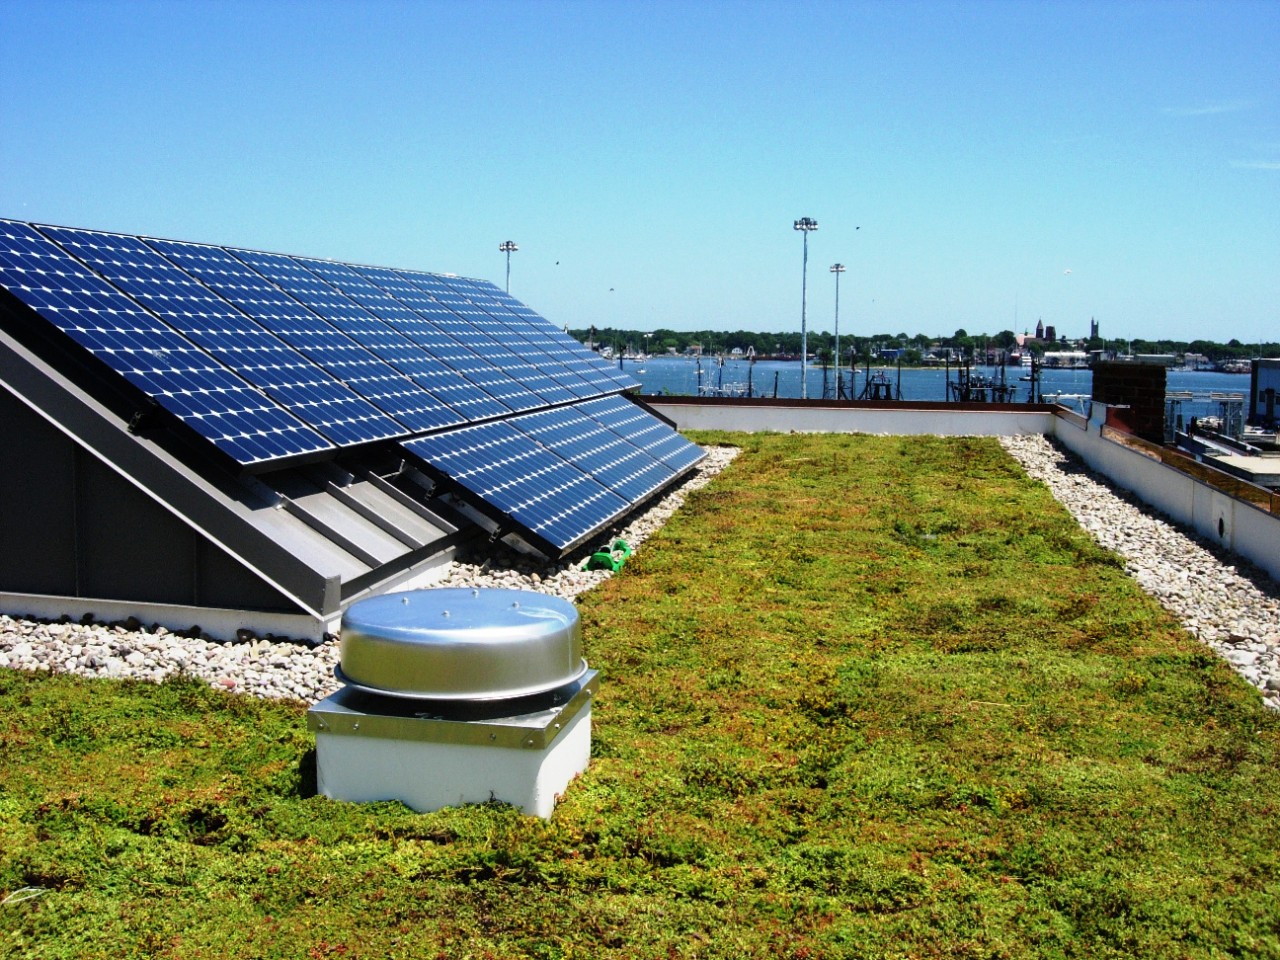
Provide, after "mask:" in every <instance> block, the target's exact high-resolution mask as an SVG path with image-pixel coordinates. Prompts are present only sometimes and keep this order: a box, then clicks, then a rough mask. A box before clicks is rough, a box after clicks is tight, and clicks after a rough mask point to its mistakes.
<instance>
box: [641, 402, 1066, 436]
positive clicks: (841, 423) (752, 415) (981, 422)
mask: <svg viewBox="0 0 1280 960" xmlns="http://www.w3.org/2000/svg"><path fill="white" fill-rule="evenodd" d="M645 403H646V404H648V405H649V406H650V407H652V408H653V409H654V410H657V411H658V412H659V413H661V414H662V415H663V416H664V417H667V418H668V419H670V420H672V421H674V422H675V424H676V426H677V428H678V429H680V430H737V431H742V432H745V433H760V432H765V431H769V432H774V433H870V434H880V435H884V436H940V437H956V436H997V437H998V436H1012V435H1015V434H1027V433H1042V434H1043V433H1052V432H1053V421H1054V415H1053V413H1052V412H1050V411H1048V410H1045V409H1044V408H1042V407H1040V408H1031V409H1027V410H1009V409H1001V410H974V409H972V408H966V409H957V408H951V409H948V408H946V407H923V408H922V407H836V406H825V407H802V406H799V405H788V404H778V405H776V406H774V405H771V404H760V403H753V404H751V405H746V404H743V405H741V406H738V405H729V404H725V403H724V402H723V401H720V402H719V403H663V402H662V401H661V400H655V399H653V398H650V397H646V398H645Z"/></svg>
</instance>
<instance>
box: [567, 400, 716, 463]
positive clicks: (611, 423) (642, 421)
mask: <svg viewBox="0 0 1280 960" xmlns="http://www.w3.org/2000/svg"><path fill="white" fill-rule="evenodd" d="M576 409H578V410H580V411H581V412H582V413H583V414H584V415H585V416H587V417H590V418H591V419H592V420H594V421H596V422H597V423H599V424H601V425H602V426H604V427H607V428H608V429H609V430H612V431H613V432H614V433H616V434H618V435H619V436H621V437H625V438H627V439H628V440H630V441H631V442H632V443H634V444H635V445H636V446H638V447H639V448H640V449H642V450H644V451H646V452H648V453H649V454H650V455H651V456H653V457H654V458H655V459H657V460H661V461H662V462H663V463H665V464H666V465H667V466H669V467H670V468H671V469H672V470H674V471H675V472H676V473H677V474H679V473H683V472H684V471H685V470H687V469H689V468H690V467H692V466H693V465H694V464H696V463H697V462H698V461H700V460H701V459H702V458H703V457H705V456H706V453H705V451H703V450H702V449H701V448H700V447H698V446H697V444H694V443H690V442H689V441H688V440H686V439H685V438H684V437H682V436H680V434H678V433H676V432H675V431H674V430H672V429H671V428H670V427H669V426H667V425H666V424H665V423H663V422H662V421H661V420H659V419H658V418H657V417H655V416H653V414H651V413H649V412H647V411H645V410H642V409H640V407H637V406H636V405H635V404H634V403H632V402H631V401H630V400H627V399H626V398H625V397H618V396H613V397H601V398H599V399H598V400H587V401H584V402H583V403H580V404H578V405H577V407H576Z"/></svg>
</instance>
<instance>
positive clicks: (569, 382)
mask: <svg viewBox="0 0 1280 960" xmlns="http://www.w3.org/2000/svg"><path fill="white" fill-rule="evenodd" d="M397 272H398V273H400V274H402V275H404V276H405V277H407V278H408V279H410V280H411V281H413V282H414V283H415V284H418V285H420V286H426V285H428V284H432V285H433V286H434V287H435V288H436V289H438V290H440V291H441V293H440V294H437V296H439V297H440V299H441V300H442V301H443V302H444V303H446V304H449V305H450V306H451V308H452V302H458V303H460V304H465V310H467V311H470V312H467V313H464V316H468V317H470V316H472V315H475V316H476V317H477V318H478V320H477V322H478V323H479V324H480V325H482V329H483V330H484V331H485V333H486V334H487V335H488V336H490V337H491V338H493V339H494V340H497V341H499V342H501V343H504V344H506V345H507V346H508V347H509V348H511V349H512V350H514V351H516V352H517V353H519V354H520V356H521V357H522V358H523V359H524V360H525V361H526V362H528V363H529V364H531V365H533V366H534V367H535V368H537V370H538V371H540V372H541V373H543V374H545V375H546V376H548V377H550V378H551V379H552V380H554V381H555V382H556V383H557V384H559V385H560V386H562V387H563V388H564V389H566V390H568V391H569V392H570V393H571V394H572V395H573V396H575V397H578V398H586V397H595V396H599V395H600V394H601V393H606V392H612V391H615V390H616V389H617V385H616V384H614V383H612V382H609V381H605V383H604V384H603V385H602V384H599V383H592V382H591V378H590V376H583V375H582V374H583V371H582V370H581V369H575V365H574V364H573V363H572V362H570V358H569V356H568V354H567V353H566V352H565V351H563V350H559V351H558V350H557V349H556V348H555V345H554V344H553V343H552V341H551V340H550V338H549V337H546V336H545V334H543V335H538V334H537V333H535V331H534V328H533V327H532V326H529V325H527V324H525V323H524V322H523V321H522V320H520V319H519V318H517V317H515V316H514V315H512V314H511V313H510V311H509V310H507V308H506V307H505V306H503V305H502V304H501V303H499V302H498V301H497V300H496V299H494V297H493V296H492V295H491V294H490V292H489V287H490V286H491V285H490V284H486V283H484V282H483V281H478V280H469V279H466V278H464V277H448V278H444V277H431V276H430V275H428V274H422V273H414V272H410V271H407V270H400V271H397ZM494 289H496V288H494ZM512 321H515V322H512Z"/></svg>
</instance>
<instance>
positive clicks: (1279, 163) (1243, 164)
mask: <svg viewBox="0 0 1280 960" xmlns="http://www.w3.org/2000/svg"><path fill="white" fill-rule="evenodd" d="M1231 166H1233V167H1235V168H1236V169H1237V170H1280V160H1232V161H1231Z"/></svg>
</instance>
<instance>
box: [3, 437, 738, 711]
mask: <svg viewBox="0 0 1280 960" xmlns="http://www.w3.org/2000/svg"><path fill="white" fill-rule="evenodd" d="M706 452H707V456H706V458H705V459H704V460H703V461H702V463H700V464H699V465H698V467H697V469H696V470H695V471H694V472H693V473H692V474H691V475H690V477H689V479H687V480H685V481H684V482H683V483H682V484H680V485H679V486H678V487H676V488H675V489H674V490H672V491H670V492H668V493H667V494H666V495H665V496H663V497H662V498H661V499H660V500H658V501H657V502H655V503H654V504H652V505H651V506H650V507H649V508H648V509H646V510H645V511H644V512H643V513H640V514H638V515H636V516H634V517H632V518H631V520H630V521H629V522H628V524H627V525H626V526H625V527H624V528H623V529H621V530H619V531H617V533H616V534H614V535H613V536H611V537H609V538H605V537H601V542H600V543H598V544H592V545H591V549H586V550H583V551H580V552H579V553H577V554H575V555H574V556H572V557H570V558H568V559H566V560H563V561H559V562H557V563H539V562H537V561H536V560H535V559H534V558H532V557H528V556H525V555H522V554H519V553H517V552H516V551H514V550H511V549H510V548H507V547H505V546H502V545H499V547H498V549H497V551H496V552H495V553H494V556H493V558H492V559H491V560H489V561H487V562H485V563H483V564H480V565H476V564H470V563H463V562H454V563H450V564H448V565H446V566H445V567H444V568H442V572H441V579H440V580H439V581H438V582H437V583H436V584H435V585H436V586H441V587H463V586H466V587H507V588H510V589H516V590H538V591H541V592H542V593H549V594H553V595H555V596H558V597H564V598H565V599H567V600H571V599H573V598H574V597H576V596H577V595H578V594H579V593H582V592H583V591H584V590H589V589H590V588H591V587H593V586H595V585H596V584H597V583H599V582H600V581H602V580H605V579H607V578H608V577H611V576H613V574H612V572H610V571H608V570H586V571H584V570H581V569H579V568H580V566H581V564H582V561H583V560H584V559H586V558H587V556H589V555H590V554H591V552H592V550H594V549H598V548H599V547H600V546H602V545H603V544H605V543H609V542H612V541H613V540H614V539H617V538H619V537H620V538H622V539H623V540H626V541H627V543H628V545H629V546H630V547H631V548H632V549H633V550H638V549H641V548H642V545H643V544H644V542H645V541H646V540H647V539H648V538H649V537H650V536H652V535H653V533H654V532H655V531H656V530H657V529H658V528H659V527H661V526H662V525H663V524H664V523H666V521H667V519H668V518H669V517H670V516H671V515H672V514H674V513H675V512H676V511H677V510H678V509H680V507H681V506H682V505H683V504H684V502H685V497H686V496H687V495H688V494H689V492H690V491H692V490H697V489H698V488H700V487H704V486H706V485H707V484H708V483H710V482H711V478H712V477H714V476H715V475H716V474H718V473H719V472H720V471H721V470H723V469H724V468H725V467H727V466H728V465H729V464H730V463H731V462H732V461H733V459H734V457H736V456H737V455H738V453H739V451H738V449H737V448H733V447H709V448H707V449H706ZM337 663H338V644H337V643H335V642H333V641H329V642H326V643H323V644H320V645H318V646H317V645H312V644H307V643H302V642H288V641H285V642H273V641H268V640H250V641H247V642H241V643H221V642H218V641H214V640H203V639H200V638H199V637H190V636H184V635H182V634H178V633H172V632H170V631H168V630H166V629H164V628H163V627H158V628H156V629H155V630H154V631H151V630H145V629H143V630H129V629H126V628H125V627H123V626H118V625H117V626H109V625H105V624H88V625H84V624H80V623H44V622H41V621H38V620H27V619H23V618H18V617H10V616H5V615H3V614H0V668H5V667H8V668H11V669H17V670H33V671H34V670H44V671H53V672H59V673H74V674H78V675H81V676H86V677H112V678H116V679H120V678H124V677H133V678H137V679H142V680H152V681H156V682H158V681H160V680H163V679H164V678H165V677H168V676H172V675H174V674H179V673H185V674H189V675H191V676H195V677H200V678H201V679H203V680H206V681H207V682H208V683H209V684H210V685H212V686H215V687H221V688H223V689H226V690H235V691H240V692H243V693H248V694H251V695H253V696H258V697H275V698H285V697H291V698H294V699H297V700H302V701H304V702H308V703H310V702H314V701H317V700H321V699H323V698H324V697H326V696H328V695H329V694H330V693H332V692H333V691H334V690H336V689H337V688H338V687H339V686H340V684H339V683H338V681H337V680H336V679H335V678H334V675H333V668H334V667H335V666H336V665H337Z"/></svg>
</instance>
